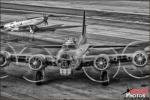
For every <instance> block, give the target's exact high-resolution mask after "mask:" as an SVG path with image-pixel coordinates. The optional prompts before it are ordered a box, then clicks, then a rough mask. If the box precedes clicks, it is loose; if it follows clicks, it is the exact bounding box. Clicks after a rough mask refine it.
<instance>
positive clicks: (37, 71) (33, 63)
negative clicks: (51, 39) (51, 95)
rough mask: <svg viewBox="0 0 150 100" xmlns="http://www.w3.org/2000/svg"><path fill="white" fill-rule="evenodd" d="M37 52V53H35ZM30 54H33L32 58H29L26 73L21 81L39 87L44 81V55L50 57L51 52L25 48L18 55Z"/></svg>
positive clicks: (43, 49)
mask: <svg viewBox="0 0 150 100" xmlns="http://www.w3.org/2000/svg"><path fill="white" fill-rule="evenodd" d="M35 51H37V52H35ZM27 52H32V53H34V54H33V56H32V57H30V58H29V62H28V66H27V67H28V69H27V72H26V73H25V74H24V75H23V79H25V80H26V81H28V82H31V83H35V84H36V85H41V84H42V82H44V81H45V79H46V78H45V71H46V70H45V68H46V66H47V65H46V64H44V63H43V62H44V61H45V59H44V55H51V52H50V51H49V50H48V49H46V48H39V49H37V48H36V50H35V48H31V49H30V48H29V47H25V48H24V49H23V50H22V51H21V52H20V54H23V53H27ZM42 55H43V56H42Z"/></svg>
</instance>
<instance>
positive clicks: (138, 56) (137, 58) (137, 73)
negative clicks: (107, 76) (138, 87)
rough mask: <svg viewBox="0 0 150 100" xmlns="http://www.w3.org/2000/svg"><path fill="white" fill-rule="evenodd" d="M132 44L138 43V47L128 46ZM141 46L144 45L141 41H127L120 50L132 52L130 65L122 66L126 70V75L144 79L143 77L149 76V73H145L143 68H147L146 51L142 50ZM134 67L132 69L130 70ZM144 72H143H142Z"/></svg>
mask: <svg viewBox="0 0 150 100" xmlns="http://www.w3.org/2000/svg"><path fill="white" fill-rule="evenodd" d="M132 45H139V47H137V48H135V49H134V48H130V47H131V46H132ZM147 45H148V44H147ZM141 46H145V45H143V44H142V42H141V41H135V42H131V43H129V44H128V45H127V46H126V47H125V48H124V49H123V51H122V54H128V53H131V54H132V53H133V54H132V63H133V65H131V66H130V67H128V66H123V70H124V71H125V72H126V74H127V75H129V76H130V77H133V78H135V79H144V78H149V77H150V75H147V74H146V73H147V72H146V73H145V70H147V69H146V68H147V66H146V65H147V62H148V60H147V58H148V57H147V54H146V52H145V51H144V50H143V49H144V48H143V47H142V48H141ZM132 69H134V70H132ZM143 73H145V74H143Z"/></svg>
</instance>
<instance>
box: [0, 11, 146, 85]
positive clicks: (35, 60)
mask: <svg viewBox="0 0 150 100" xmlns="http://www.w3.org/2000/svg"><path fill="white" fill-rule="evenodd" d="M30 47H32V48H49V49H58V52H57V53H56V55H51V54H50V55H44V54H37V55H32V54H11V53H9V52H7V51H1V53H0V67H1V68H4V67H6V66H8V65H9V64H10V63H11V62H16V61H17V62H20V63H28V64H29V69H30V70H31V71H32V72H33V73H32V74H33V77H30V76H28V75H27V76H23V78H24V79H25V80H27V81H29V82H33V83H36V84H41V82H43V81H45V71H46V67H48V66H56V67H58V68H59V73H60V75H62V76H69V75H71V74H72V70H73V69H75V70H76V71H78V70H81V69H82V68H83V67H90V66H92V67H93V68H94V69H95V70H97V71H98V72H99V73H100V77H99V78H100V79H101V83H102V84H103V85H108V84H109V82H110V75H109V73H110V72H111V70H110V68H111V67H112V66H111V65H114V64H115V65H117V64H118V63H119V62H122V63H129V62H131V63H132V64H133V65H135V66H136V67H137V68H139V69H140V68H141V69H142V68H144V67H145V66H146V65H147V64H148V60H149V57H148V56H149V54H147V53H145V51H141V50H140V51H136V52H134V53H124V54H99V55H89V52H91V51H90V49H91V48H92V49H95V48H99V49H102V48H108V49H109V48H124V47H126V45H96V44H89V43H87V37H86V23H85V11H84V16H83V29H82V34H81V36H80V39H79V40H78V42H77V41H76V40H75V39H74V38H68V40H66V41H65V42H64V43H62V44H61V45H30ZM133 47H134V46H133Z"/></svg>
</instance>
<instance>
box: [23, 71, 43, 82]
mask: <svg viewBox="0 0 150 100" xmlns="http://www.w3.org/2000/svg"><path fill="white" fill-rule="evenodd" d="M23 79H25V80H26V81H28V82H31V83H36V85H40V84H41V83H42V82H44V81H45V70H38V71H30V73H28V74H26V75H24V76H23Z"/></svg>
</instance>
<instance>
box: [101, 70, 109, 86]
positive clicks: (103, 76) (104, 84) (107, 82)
mask: <svg viewBox="0 0 150 100" xmlns="http://www.w3.org/2000/svg"><path fill="white" fill-rule="evenodd" d="M106 80H108V79H107V71H103V72H102V81H106ZM102 85H103V86H108V85H109V81H106V82H103V83H102Z"/></svg>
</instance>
